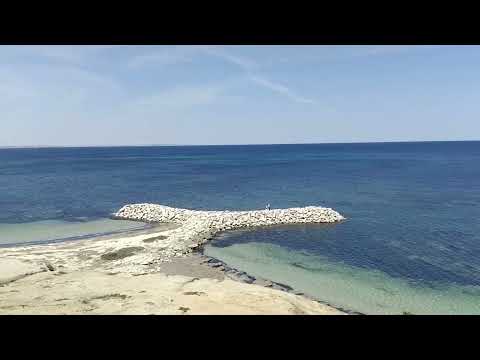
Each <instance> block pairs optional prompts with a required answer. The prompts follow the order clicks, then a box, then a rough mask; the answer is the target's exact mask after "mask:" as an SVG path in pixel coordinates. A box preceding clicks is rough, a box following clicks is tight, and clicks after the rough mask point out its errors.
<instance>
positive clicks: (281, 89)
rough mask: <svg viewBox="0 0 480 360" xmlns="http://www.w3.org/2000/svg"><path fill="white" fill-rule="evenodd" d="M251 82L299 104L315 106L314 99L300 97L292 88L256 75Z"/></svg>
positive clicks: (251, 78)
mask: <svg viewBox="0 0 480 360" xmlns="http://www.w3.org/2000/svg"><path fill="white" fill-rule="evenodd" d="M250 80H252V81H253V82H254V83H256V84H258V85H261V86H263V87H265V88H267V89H269V90H271V91H273V92H276V93H279V94H282V95H285V96H287V97H288V98H290V99H292V100H294V101H296V102H299V103H305V104H313V103H314V102H315V101H314V100H312V99H308V98H305V97H303V96H299V95H297V94H295V93H294V92H293V91H292V90H291V89H290V88H288V87H286V86H285V85H282V84H278V83H274V82H272V81H270V80H267V79H265V78H261V77H259V76H256V75H252V76H250Z"/></svg>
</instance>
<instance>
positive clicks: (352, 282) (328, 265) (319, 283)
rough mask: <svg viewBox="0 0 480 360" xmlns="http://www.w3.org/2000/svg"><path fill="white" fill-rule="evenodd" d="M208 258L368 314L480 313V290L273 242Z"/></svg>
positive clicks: (209, 251)
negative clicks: (407, 276)
mask: <svg viewBox="0 0 480 360" xmlns="http://www.w3.org/2000/svg"><path fill="white" fill-rule="evenodd" d="M204 254H205V255H207V256H211V257H214V258H217V259H219V260H221V261H224V262H225V263H227V264H229V265H230V266H232V267H234V268H236V269H239V270H242V271H246V272H247V273H249V274H251V275H253V276H257V277H263V278H268V279H269V280H272V281H276V282H280V283H283V284H286V285H289V286H291V287H293V288H294V289H295V290H297V291H301V292H304V293H305V294H308V295H310V296H312V297H315V298H316V299H317V300H320V301H324V302H328V303H329V304H331V305H333V306H340V307H343V308H346V309H349V310H352V311H357V312H361V313H365V314H480V302H479V301H478V299H479V298H480V287H478V286H460V285H458V286H457V285H454V284H448V285H447V284H441V283H438V284H430V286H428V285H426V284H421V283H417V284H413V283H411V282H409V281H407V280H405V279H401V278H394V277H391V276H389V275H387V274H385V273H383V272H381V271H375V270H368V269H362V268H358V267H354V266H350V265H347V264H344V263H340V262H332V261H329V260H328V259H327V258H325V257H322V256H318V255H311V254H308V253H306V252H302V251H293V250H289V249H288V250H287V249H286V248H283V247H281V246H279V245H275V244H268V243H255V242H249V243H244V244H233V245H230V246H226V247H216V246H214V245H211V244H209V245H207V246H206V247H205V249H204Z"/></svg>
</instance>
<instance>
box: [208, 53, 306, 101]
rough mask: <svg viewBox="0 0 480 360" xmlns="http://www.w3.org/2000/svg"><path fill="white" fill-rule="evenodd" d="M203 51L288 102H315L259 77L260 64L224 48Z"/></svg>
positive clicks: (284, 86) (261, 76) (281, 85)
mask: <svg viewBox="0 0 480 360" xmlns="http://www.w3.org/2000/svg"><path fill="white" fill-rule="evenodd" d="M203 50H204V51H205V52H206V53H208V54H210V55H213V56H216V57H219V58H221V59H223V60H225V61H227V62H229V63H231V64H234V65H237V66H239V67H240V68H241V69H242V70H243V71H245V72H246V73H247V75H248V79H249V80H251V81H252V82H254V83H255V84H257V85H259V86H262V87H263V88H266V89H268V90H270V91H273V92H275V93H277V94H281V95H285V96H286V97H288V98H289V99H290V100H293V101H295V102H299V103H304V104H312V103H314V102H315V101H314V100H312V99H308V98H306V97H303V96H300V95H297V94H296V93H295V92H294V91H293V90H292V89H291V88H289V87H287V86H286V85H283V84H279V83H277V82H274V81H272V80H269V79H267V78H266V77H265V76H263V75H260V71H259V69H260V64H259V63H258V62H256V61H254V60H252V59H250V58H247V57H245V56H238V55H233V54H231V53H229V52H227V51H226V50H225V49H224V48H220V47H204V48H203Z"/></svg>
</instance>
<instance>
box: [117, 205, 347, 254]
mask: <svg viewBox="0 0 480 360" xmlns="http://www.w3.org/2000/svg"><path fill="white" fill-rule="evenodd" d="M113 217H114V218H116V219H124V220H135V221H143V222H150V223H177V224H180V225H182V226H181V227H179V228H178V229H176V230H174V231H172V233H171V235H170V236H169V237H168V239H166V242H168V244H165V245H168V246H166V248H168V249H171V251H172V254H171V255H174V256H179V255H182V254H186V253H189V252H191V251H192V250H193V249H195V248H196V247H198V246H200V245H202V244H203V243H205V242H206V241H208V240H210V239H211V238H213V237H214V236H215V234H217V233H219V232H221V231H226V230H233V229H241V228H252V227H258V226H269V225H282V224H305V223H334V222H339V221H341V220H344V219H345V218H344V217H343V216H342V215H340V214H339V213H338V212H336V211H335V210H333V209H331V208H325V207H318V206H307V207H297V208H288V209H272V210H253V211H200V210H188V209H180V208H173V207H169V206H164V205H157V204H132V205H126V206H124V207H122V208H121V209H120V210H119V211H118V212H117V213H116V214H114V216H113Z"/></svg>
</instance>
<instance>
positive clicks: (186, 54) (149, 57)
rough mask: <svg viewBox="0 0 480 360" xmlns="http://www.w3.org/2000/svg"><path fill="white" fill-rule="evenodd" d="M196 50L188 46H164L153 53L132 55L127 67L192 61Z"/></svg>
mask: <svg viewBox="0 0 480 360" xmlns="http://www.w3.org/2000/svg"><path fill="white" fill-rule="evenodd" d="M195 52H197V50H196V49H195V48H193V47H189V46H175V47H165V48H162V49H160V50H157V51H155V52H154V53H149V54H144V55H138V56H134V57H132V58H131V59H130V60H129V62H128V63H127V66H128V67H131V68H141V67H143V66H149V65H154V66H166V65H176V64H180V63H188V62H192V61H193V55H194V53H195Z"/></svg>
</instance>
